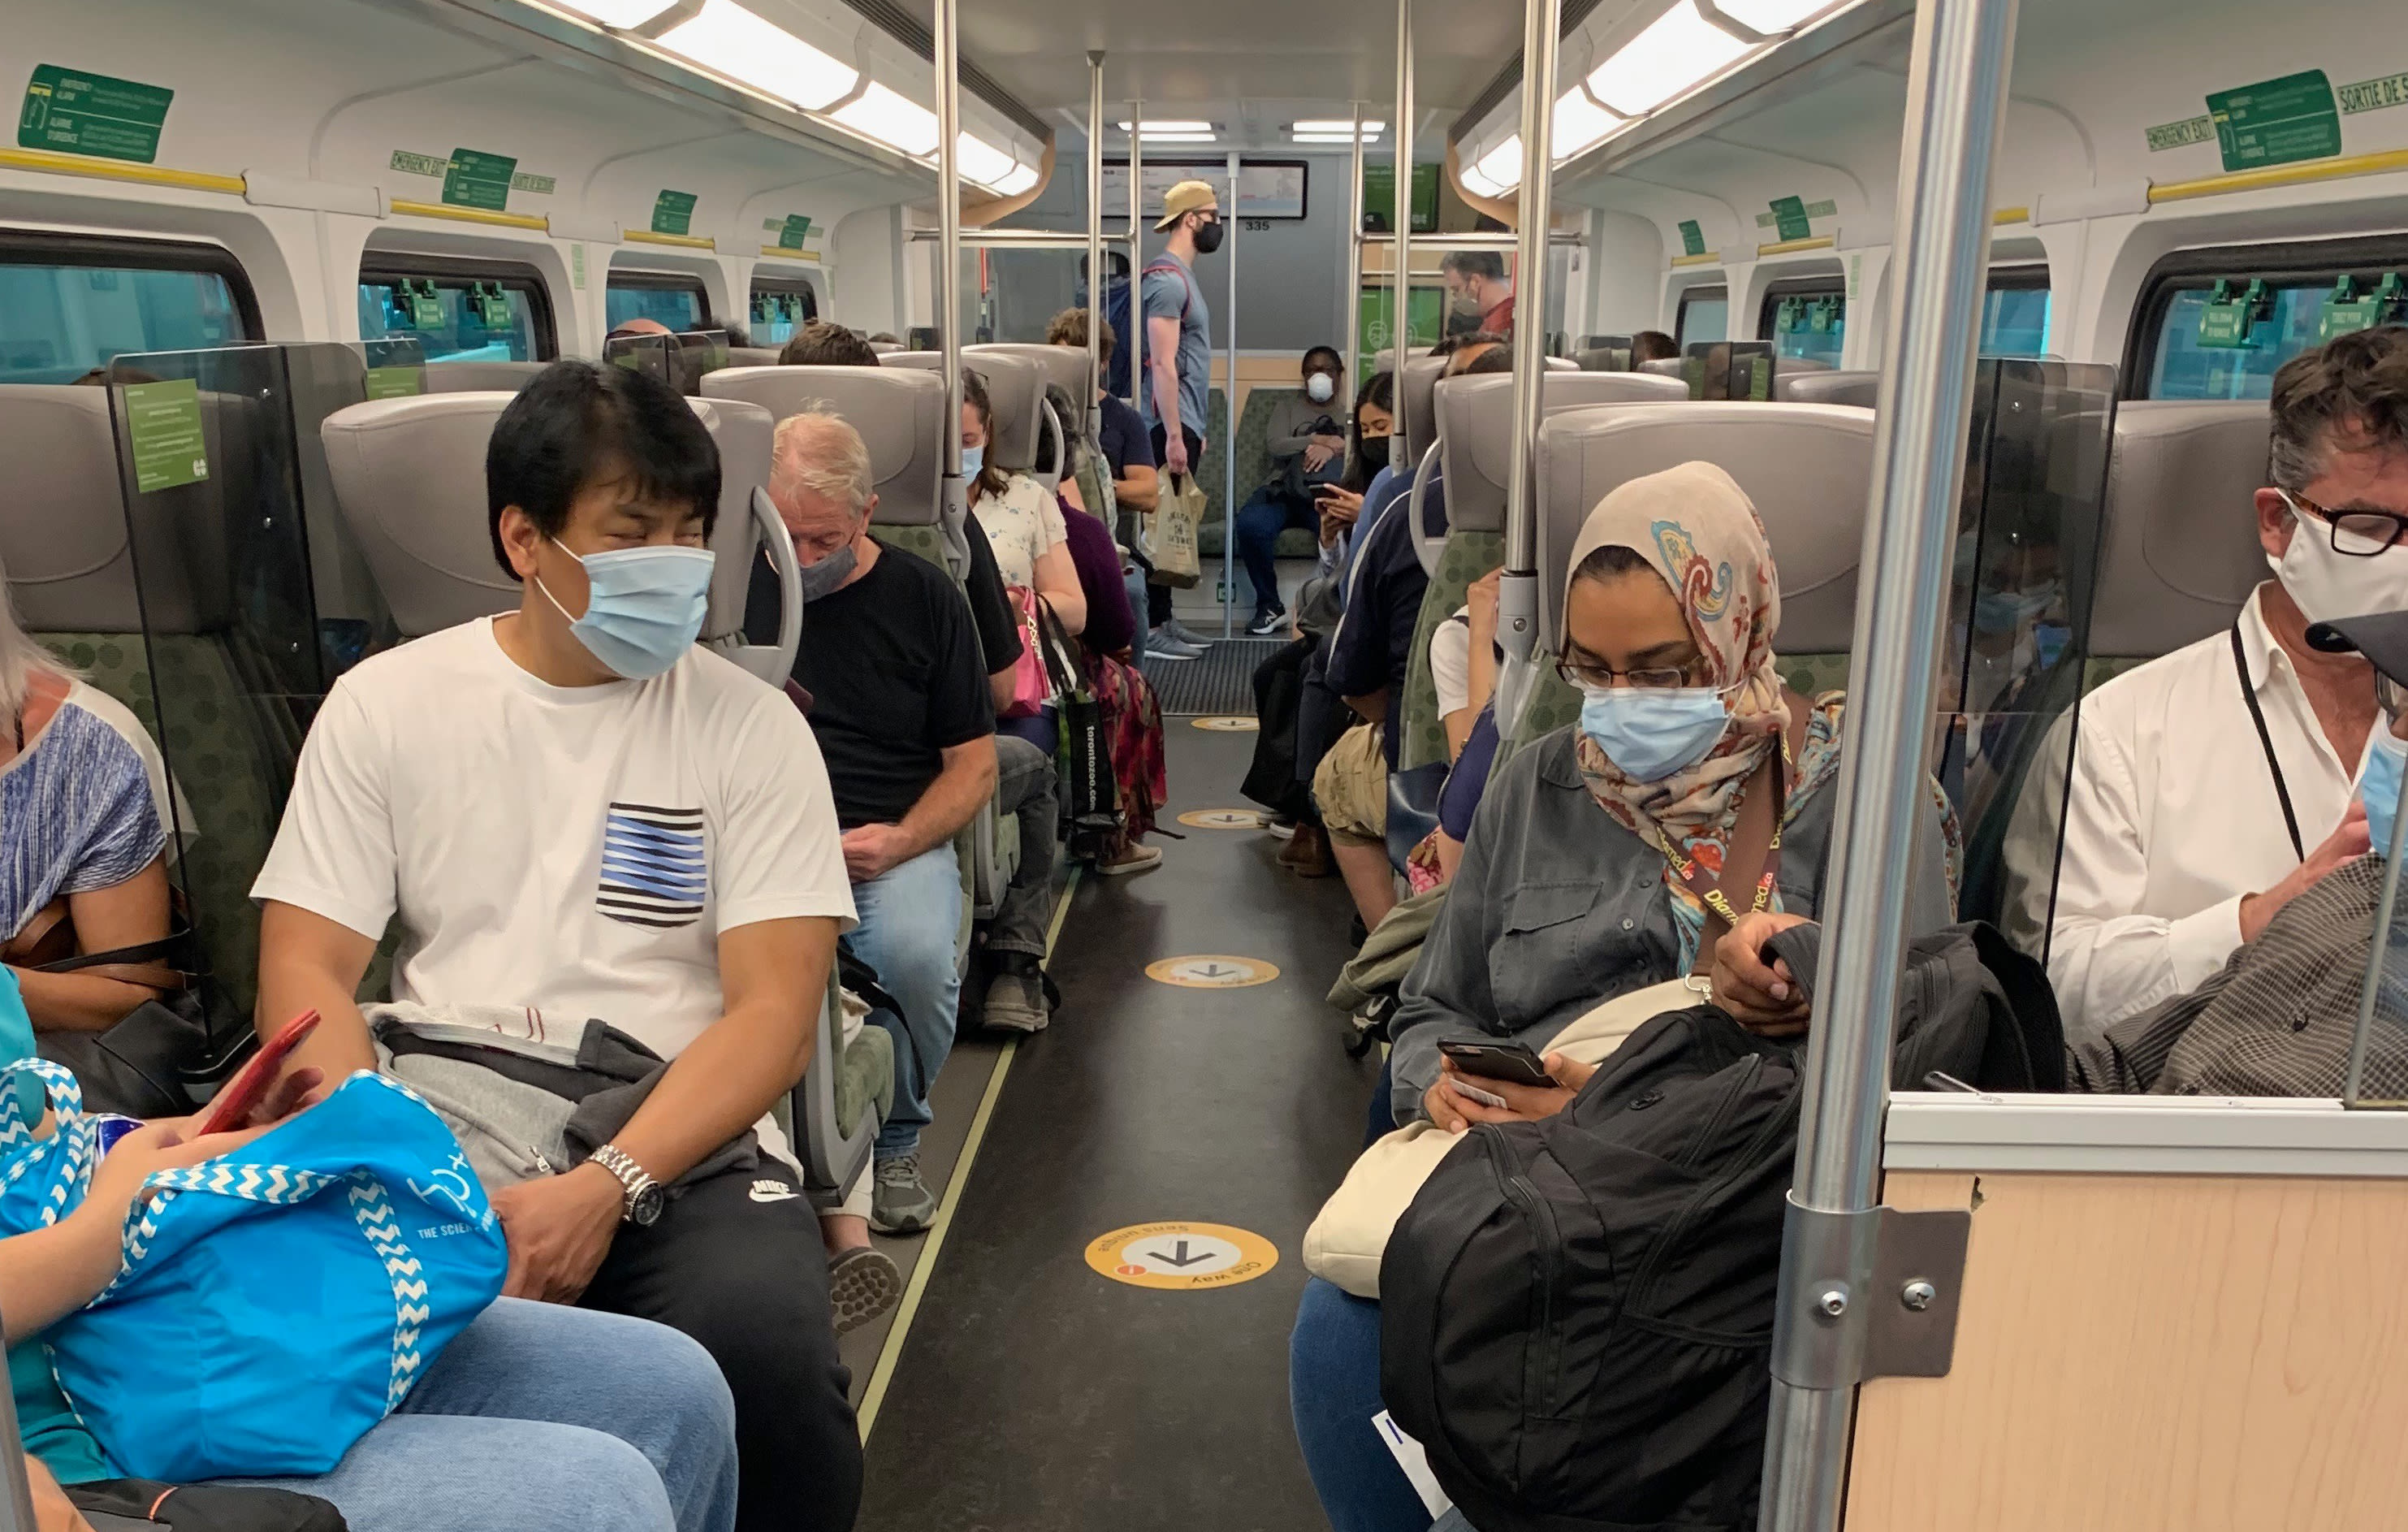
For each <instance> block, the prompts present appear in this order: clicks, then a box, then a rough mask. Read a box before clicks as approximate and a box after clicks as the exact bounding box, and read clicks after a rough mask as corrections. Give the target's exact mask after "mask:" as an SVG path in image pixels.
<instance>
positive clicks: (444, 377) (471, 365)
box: [426, 362, 546, 394]
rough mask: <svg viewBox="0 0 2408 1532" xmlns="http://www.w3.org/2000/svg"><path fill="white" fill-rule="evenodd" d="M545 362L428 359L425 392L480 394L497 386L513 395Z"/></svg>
mask: <svg viewBox="0 0 2408 1532" xmlns="http://www.w3.org/2000/svg"><path fill="white" fill-rule="evenodd" d="M545 365H546V364H544V363H541V362H430V363H428V364H427V365H426V392H427V393H429V394H480V393H485V392H487V391H490V390H496V389H498V390H501V391H503V392H505V393H509V394H516V393H517V392H518V391H519V390H521V389H523V388H524V387H526V386H527V381H528V379H532V378H533V377H535V375H536V374H537V373H539V372H541V371H542V370H543V369H544V367H545Z"/></svg>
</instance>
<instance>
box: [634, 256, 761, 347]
mask: <svg viewBox="0 0 2408 1532" xmlns="http://www.w3.org/2000/svg"><path fill="white" fill-rule="evenodd" d="M614 287H621V288H633V289H638V290H641V291H644V292H649V293H691V294H694V296H695V312H696V313H697V314H699V315H700V316H701V318H700V319H699V320H698V321H697V322H695V329H697V330H710V329H715V328H717V326H718V322H719V321H718V316H716V315H715V314H713V313H712V312H711V311H710V287H709V286H708V285H706V284H705V283H704V281H703V279H701V278H700V277H698V276H696V275H695V274H694V273H692V272H688V271H648V270H644V269H641V268H639V267H636V266H613V267H611V268H610V269H609V271H607V272H605V273H603V276H602V308H603V313H604V315H605V317H608V315H609V308H610V290H611V289H612V288H614ZM744 306H745V311H746V312H747V313H748V314H749V313H750V312H751V311H752V307H753V295H752V294H751V293H749V292H748V293H747V294H745V304H744ZM605 329H606V331H607V329H608V326H607V325H606V326H605Z"/></svg>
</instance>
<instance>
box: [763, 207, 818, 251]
mask: <svg viewBox="0 0 2408 1532" xmlns="http://www.w3.org/2000/svg"><path fill="white" fill-rule="evenodd" d="M761 227H762V228H764V229H766V230H767V231H768V232H769V233H771V234H774V235H776V236H778V248H779V249H780V250H800V249H802V248H803V236H805V235H807V234H809V233H810V232H811V221H810V219H808V218H805V217H804V216H803V215H802V214H800V213H789V214H787V215H786V216H785V218H783V219H775V218H773V219H771V220H769V221H768V222H767V223H764V224H762V225H761Z"/></svg>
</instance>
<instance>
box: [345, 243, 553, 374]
mask: <svg viewBox="0 0 2408 1532" xmlns="http://www.w3.org/2000/svg"><path fill="white" fill-rule="evenodd" d="M360 338H362V339H363V340H386V339H394V340H415V341H417V342H418V343H419V344H420V345H421V346H423V348H424V349H425V352H426V360H428V361H429V362H549V361H551V360H552V358H553V357H555V356H558V355H559V354H560V345H559V340H558V336H557V335H556V334H555V332H554V330H553V326H552V294H550V293H549V292H548V291H547V290H546V289H545V287H544V285H543V277H542V275H541V274H540V273H539V272H538V271H537V270H536V268H535V267H533V266H531V265H521V264H519V263H518V262H515V261H478V260H454V259H449V258H437V257H433V256H423V255H396V254H392V253H389V252H386V251H369V252H368V254H367V258H366V260H364V261H362V262H361V263H360Z"/></svg>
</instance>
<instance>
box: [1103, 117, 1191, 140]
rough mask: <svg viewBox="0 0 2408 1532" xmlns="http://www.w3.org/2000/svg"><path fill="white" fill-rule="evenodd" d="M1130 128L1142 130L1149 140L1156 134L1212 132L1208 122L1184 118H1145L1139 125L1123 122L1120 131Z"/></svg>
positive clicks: (1126, 130)
mask: <svg viewBox="0 0 2408 1532" xmlns="http://www.w3.org/2000/svg"><path fill="white" fill-rule="evenodd" d="M1132 126H1136V127H1139V128H1140V129H1142V130H1143V131H1144V133H1145V136H1147V137H1149V138H1151V137H1153V136H1154V135H1155V134H1157V133H1211V131H1212V124H1211V123H1210V122H1192V121H1189V120H1188V119H1185V118H1153V117H1149V118H1147V119H1146V120H1145V121H1144V122H1140V123H1134V124H1132V123H1128V122H1123V123H1122V124H1121V131H1122V132H1123V133H1126V132H1128V131H1129V129H1130V128H1131V127H1132Z"/></svg>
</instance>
